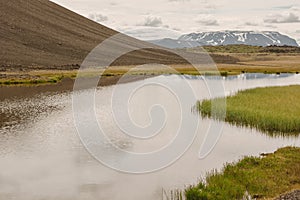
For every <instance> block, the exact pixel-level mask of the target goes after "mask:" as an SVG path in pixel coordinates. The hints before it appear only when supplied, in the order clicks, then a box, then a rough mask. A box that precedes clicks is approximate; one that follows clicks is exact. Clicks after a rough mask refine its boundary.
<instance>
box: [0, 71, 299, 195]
mask: <svg viewBox="0 0 300 200" xmlns="http://www.w3.org/2000/svg"><path fill="white" fill-rule="evenodd" d="M205 79H207V80H208V79H210V80H212V81H213V80H214V79H219V80H221V81H222V82H223V84H224V88H225V94H226V95H233V94H235V93H236V92H237V91H239V90H244V89H249V88H256V87H265V86H283V85H296V84H297V85H299V84H300V76H299V74H280V75H275V74H241V75H237V76H228V77H219V78H216V77H211V76H206V77H202V76H188V75H186V76H179V75H168V76H163V75H162V76H157V77H152V78H148V79H145V80H140V81H136V82H131V83H125V84H122V85H118V90H120V91H125V90H126V88H127V89H128V88H132V87H135V86H136V85H138V84H141V83H156V82H159V83H160V82H165V83H172V84H178V85H181V84H182V82H183V81H187V82H188V83H189V85H190V86H191V87H192V89H193V91H195V93H196V94H198V95H199V96H197V99H200V100H201V99H205V98H210V97H211V94H209V92H208V91H207V89H206V83H205V81H204V80H205ZM216 81H217V80H216ZM114 91H115V86H107V87H99V88H98V89H97V90H96V93H95V99H96V103H97V105H96V106H95V114H96V116H97V120H98V122H99V123H101V124H102V127H103V129H104V130H105V132H106V134H107V136H108V137H109V138H110V140H111V141H112V143H113V144H114V145H116V146H117V147H119V148H121V149H124V150H128V151H133V152H139V153H145V152H151V151H155V150H157V149H159V148H162V147H163V146H164V145H166V144H167V143H168V142H169V141H171V140H172V138H174V137H176V130H177V129H178V128H179V126H180V121H181V120H182V119H181V118H180V116H181V113H180V110H178V109H177V107H178V101H177V100H176V98H174V95H173V94H172V93H170V91H168V90H166V88H163V87H161V85H159V84H157V85H155V84H152V85H151V86H149V87H143V88H142V90H141V91H139V92H138V93H136V94H135V95H134V96H133V97H132V98H131V99H130V102H129V103H130V106H129V107H128V110H129V112H130V114H131V119H132V120H133V121H134V122H135V123H137V124H139V125H140V126H141V127H143V126H147V125H148V124H149V123H150V124H151V122H152V121H151V120H152V119H151V116H150V114H149V108H151V106H152V105H154V104H157V103H158V102H159V103H161V104H162V105H165V107H164V108H165V112H166V113H167V116H168V117H169V118H168V120H167V121H166V122H165V124H164V126H163V127H162V128H161V129H160V132H159V134H157V135H155V136H153V137H151V138H149V139H143V140H141V139H137V138H132V137H129V136H128V135H124V134H123V133H122V131H121V130H120V129H119V127H118V126H117V125H116V124H115V122H114V117H113V115H112V113H111V107H110V103H111V95H112V94H113V93H114ZM87 92H88V90H82V91H79V93H81V94H85V93H87ZM72 95H73V93H72V92H64V93H53V92H52V93H41V94H38V95H34V96H32V97H26V98H11V99H4V100H2V101H1V102H0V108H1V113H0V116H1V122H0V163H1V165H0V199H24V200H26V199H28V200H29V199H30V200H33V199H62V200H65V199H72V200H74V199H101V200H104V199H110V200H111V199H123V200H132V199H146V200H148V199H149V200H150V199H151V200H152V199H163V191H165V192H166V193H167V194H169V191H170V190H173V189H177V188H178V189H182V188H184V187H186V186H188V185H189V184H194V183H197V181H198V180H200V179H202V178H204V177H205V175H206V173H207V172H209V171H211V170H213V169H221V168H222V166H223V165H224V164H225V163H226V162H234V161H237V160H238V159H241V158H243V156H247V155H253V156H259V154H260V153H267V152H273V151H275V150H276V149H278V148H280V147H284V146H300V137H296V136H286V137H283V136H278V137H271V136H268V135H267V134H265V133H262V132H260V131H257V130H253V129H249V128H245V127H235V126H232V125H229V124H227V123H224V122H215V123H217V124H219V125H220V127H223V128H222V130H221V133H222V134H221V136H220V138H219V139H218V141H217V143H216V145H215V146H214V148H213V149H212V151H210V152H209V154H208V155H207V156H206V157H205V158H202V159H199V150H200V147H201V145H202V144H203V141H204V140H205V137H206V133H207V131H208V129H209V128H210V124H211V122H212V120H211V119H201V117H200V116H199V115H197V114H196V113H195V112H192V109H191V111H190V112H188V113H187V114H185V115H184V116H185V117H186V120H191V121H192V120H195V119H200V124H199V126H198V128H197V130H196V137H195V139H194V141H193V143H192V145H191V146H190V148H189V149H188V150H187V151H186V152H185V153H184V154H183V156H181V157H180V158H179V159H178V160H177V161H176V162H174V163H173V164H172V165H169V166H167V167H165V168H163V169H160V170H158V171H155V172H151V173H144V174H130V173H123V172H119V171H116V170H113V169H111V168H109V167H107V166H105V165H103V164H101V163H100V162H98V161H97V160H96V159H95V158H93V157H92V156H91V155H90V154H89V153H88V151H87V150H86V149H85V147H84V146H83V145H82V143H81V141H80V139H79V136H78V134H77V129H76V126H75V124H74V115H73V114H74V113H73V110H72ZM194 103H196V102H194V100H191V101H190V102H187V104H188V106H190V107H191V108H192V106H193V104H194ZM116 104H117V105H120V106H121V105H123V104H122V102H116ZM86 131H89V130H86ZM97 144H98V145H100V146H101V149H102V151H103V153H104V154H106V155H107V156H108V157H110V158H115V159H116V160H117V159H120V158H122V155H123V154H120V152H118V151H115V150H114V148H112V146H111V145H110V144H109V143H107V142H105V141H100V142H99V143H97ZM123 159H126V157H124V158H123Z"/></svg>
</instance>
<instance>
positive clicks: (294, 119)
mask: <svg viewBox="0 0 300 200" xmlns="http://www.w3.org/2000/svg"><path fill="white" fill-rule="evenodd" d="M299 99H300V86H298V85H295V86H286V87H269V88H256V89H250V90H246V91H241V92H239V93H238V94H236V95H234V96H229V97H227V98H226V103H227V110H226V112H227V113H226V118H225V121H227V122H230V123H232V124H234V125H243V126H249V127H252V128H257V129H259V130H262V131H265V132H268V133H270V134H276V133H285V134H297V135H298V134H299V133H300V118H299V116H300V101H299ZM197 109H198V110H199V111H200V112H201V115H202V116H208V117H213V118H218V116H217V115H216V116H211V101H210V100H205V101H202V102H198V103H197Z"/></svg>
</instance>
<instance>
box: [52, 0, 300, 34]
mask: <svg viewBox="0 0 300 200" xmlns="http://www.w3.org/2000/svg"><path fill="white" fill-rule="evenodd" d="M52 1H55V2H56V3H58V4H60V5H63V6H64V7H67V8H69V9H71V10H73V11H75V12H77V13H79V14H81V15H83V16H88V15H89V14H90V13H101V14H102V15H104V18H103V17H99V19H98V22H99V21H101V22H99V23H101V24H104V25H106V26H108V27H110V28H112V29H116V30H118V31H121V32H130V31H131V30H135V31H134V32H135V35H139V38H143V35H144V36H145V38H148V37H149V35H150V34H148V33H147V32H146V31H144V29H143V28H150V29H151V31H150V32H151V37H154V36H155V35H156V36H157V37H168V36H169V35H170V36H171V35H172V33H173V31H174V29H175V27H176V30H179V31H180V32H181V33H182V34H184V33H190V32H195V31H221V30H254V31H269V30H271V31H278V32H281V33H283V34H289V33H291V34H293V35H292V36H293V37H294V38H299V34H296V33H295V31H296V29H299V28H298V27H297V26H295V23H287V21H289V22H290V21H298V20H299V19H300V18H298V19H297V15H299V16H300V14H298V13H300V12H299V11H300V9H299V8H300V4H299V0H264V1H261V0H252V1H247V2H245V1H241V0H151V1H147V0H145V1H141V0H76V1H70V0H52ZM112 2H113V3H112ZM290 13H292V14H291V15H290ZM274 15H275V16H276V17H275V18H274ZM149 16H150V17H149ZM106 17H107V18H106ZM272 17H273V18H272ZM272 19H273V20H272ZM264 20H267V21H268V20H269V22H277V23H266V22H264ZM270 20H271V21H270ZM278 22H280V23H278ZM283 22H285V23H283ZM275 25H276V26H275ZM167 27H168V28H167ZM166 30H168V31H166ZM138 31H140V34H138ZM154 31H158V33H154ZM157 39H158V38H157Z"/></svg>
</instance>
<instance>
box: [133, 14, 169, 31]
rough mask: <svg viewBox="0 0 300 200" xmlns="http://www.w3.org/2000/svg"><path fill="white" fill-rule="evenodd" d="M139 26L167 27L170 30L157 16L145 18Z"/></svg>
mask: <svg viewBox="0 0 300 200" xmlns="http://www.w3.org/2000/svg"><path fill="white" fill-rule="evenodd" d="M137 25H138V26H149V27H165V28H168V27H169V26H168V25H164V24H163V21H162V19H161V18H160V17H156V16H147V17H145V18H144V21H143V22H142V23H138V24H137Z"/></svg>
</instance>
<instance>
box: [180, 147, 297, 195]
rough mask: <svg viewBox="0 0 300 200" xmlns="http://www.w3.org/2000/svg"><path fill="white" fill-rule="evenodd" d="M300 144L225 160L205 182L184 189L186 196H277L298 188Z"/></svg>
mask: <svg viewBox="0 0 300 200" xmlns="http://www.w3.org/2000/svg"><path fill="white" fill-rule="evenodd" d="M299 172H300V148H296V147H286V148H282V149H279V150H277V151H276V152H275V153H274V154H269V155H267V156H266V157H263V158H257V157H246V158H244V159H242V160H240V161H239V162H238V163H236V164H227V165H226V166H225V167H224V169H223V170H222V171H221V172H219V173H218V172H212V173H210V174H208V176H207V178H206V182H205V183H204V182H200V183H199V184H198V185H196V186H193V187H190V188H188V189H186V191H185V195H186V197H187V200H210V199H213V200H233V199H242V198H243V196H244V195H245V193H246V192H247V193H248V194H250V195H251V197H252V198H258V199H266V198H272V197H276V196H278V195H280V194H282V193H284V192H286V191H289V190H292V189H295V188H300V174H299Z"/></svg>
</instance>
